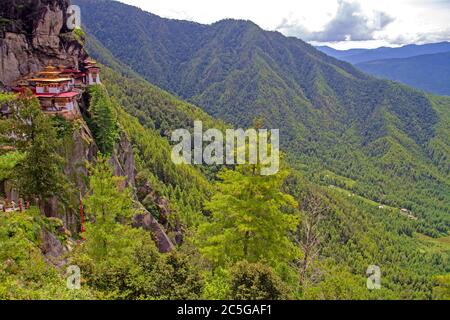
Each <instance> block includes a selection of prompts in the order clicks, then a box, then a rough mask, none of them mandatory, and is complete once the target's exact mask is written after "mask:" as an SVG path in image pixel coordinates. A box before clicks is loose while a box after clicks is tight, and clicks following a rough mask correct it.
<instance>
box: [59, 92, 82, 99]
mask: <svg viewBox="0 0 450 320" xmlns="http://www.w3.org/2000/svg"><path fill="white" fill-rule="evenodd" d="M77 95H78V92H75V91H70V92H64V93H60V94H58V95H57V96H56V98H73V97H76V96H77Z"/></svg>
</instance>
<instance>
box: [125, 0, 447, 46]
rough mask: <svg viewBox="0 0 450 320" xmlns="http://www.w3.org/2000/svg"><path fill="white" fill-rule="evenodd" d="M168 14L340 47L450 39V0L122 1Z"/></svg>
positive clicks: (168, 15) (157, 12) (164, 15)
mask: <svg viewBox="0 0 450 320" xmlns="http://www.w3.org/2000/svg"><path fill="white" fill-rule="evenodd" d="M119 1H121V2H124V3H128V4H131V5H135V6H138V7H140V8H142V9H143V10H147V11H150V12H152V13H155V14H158V15H160V16H162V17H166V18H175V19H186V20H191V21H196V22H200V23H206V24H209V23H213V22H216V21H218V20H222V19H225V18H235V19H246V20H252V21H253V22H255V23H257V24H258V25H259V26H261V27H262V28H264V29H266V30H279V31H280V32H283V33H284V34H286V35H293V36H297V37H300V38H303V39H304V40H307V41H316V42H325V41H326V42H330V41H333V42H334V43H335V44H336V46H345V45H347V46H348V45H350V44H354V46H356V47H365V46H367V44H368V43H369V42H371V41H372V42H380V43H386V44H390V45H396V44H403V43H413V42H414V43H423V42H435V41H444V40H450V32H449V30H448V21H449V17H450V0H377V1H373V0H310V1H306V0H226V1H225V0H222V1H219V0H217V1H211V0H159V1H158V0H151V1H148V0H119Z"/></svg>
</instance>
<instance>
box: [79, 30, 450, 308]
mask: <svg viewBox="0 0 450 320" xmlns="http://www.w3.org/2000/svg"><path fill="white" fill-rule="evenodd" d="M88 43H90V44H89V45H88V47H90V48H92V44H93V43H96V41H95V40H94V39H92V38H91V39H89V40H88ZM96 50H97V53H98V57H97V58H99V60H100V61H102V62H103V63H107V64H108V65H112V66H115V67H114V69H110V68H109V67H103V68H102V74H103V81H104V83H105V85H106V87H107V88H108V91H109V92H110V94H111V96H112V97H114V98H115V99H117V101H118V102H119V103H120V105H121V106H122V107H123V110H126V111H127V112H128V113H131V114H133V115H135V116H136V118H133V117H132V116H130V115H128V114H126V113H125V112H123V111H121V112H120V114H119V119H120V123H121V124H122V125H123V127H124V128H125V130H126V131H127V133H128V135H129V136H130V138H131V141H132V143H133V144H134V145H135V150H136V154H137V158H139V159H142V160H143V161H141V162H139V163H140V165H139V167H138V168H146V169H147V170H144V172H147V173H149V172H151V173H152V174H155V173H156V175H157V177H158V178H157V179H159V180H160V181H161V183H157V184H155V185H156V186H158V188H160V189H158V190H171V189H172V187H171V186H175V189H176V190H177V191H176V192H173V191H169V192H168V193H167V194H168V196H169V199H172V200H171V203H172V204H175V207H174V208H175V209H176V211H177V213H178V215H179V217H180V218H181V221H182V222H183V224H185V225H186V227H189V230H190V231H191V232H192V231H193V230H196V225H197V224H198V223H199V222H201V221H203V220H204V219H205V217H204V216H203V215H202V214H201V212H199V211H198V210H199V208H202V205H200V206H198V204H203V203H204V200H205V195H208V194H210V193H211V192H214V191H212V189H210V188H209V187H207V186H208V185H209V182H206V180H204V179H203V178H201V176H200V175H198V174H197V173H196V174H192V173H193V172H194V171H195V170H192V171H193V172H192V173H191V174H190V175H188V176H187V177H188V178H189V180H185V179H184V178H182V177H183V176H185V175H184V174H181V176H180V174H178V176H179V177H180V178H181V179H180V178H175V179H172V178H170V177H174V173H175V172H177V171H178V172H180V173H181V172H182V171H183V170H184V169H182V168H176V167H174V166H173V165H172V164H170V163H165V162H164V161H163V159H164V158H168V157H169V155H168V152H169V150H168V143H167V142H165V139H164V137H166V138H167V133H168V132H170V131H171V130H173V129H175V128H178V126H186V127H188V128H191V127H192V121H193V120H194V119H202V120H203V121H204V123H205V124H206V126H208V127H209V126H211V127H219V128H221V127H222V128H223V127H224V126H225V125H224V124H222V123H220V122H217V121H216V120H214V119H212V118H210V117H209V116H207V115H206V114H204V113H203V112H201V111H200V110H199V109H198V108H196V107H195V106H192V105H189V104H187V103H185V102H182V101H180V100H177V99H176V98H175V97H173V96H171V95H169V94H168V93H166V92H164V91H162V90H161V89H158V88H156V87H155V86H153V85H151V84H150V83H148V82H146V81H145V80H143V79H140V78H139V76H136V75H131V74H130V72H129V70H128V69H127V68H126V67H124V66H119V65H120V63H119V62H118V61H117V60H115V59H114V58H113V57H112V56H111V54H110V53H109V52H108V50H106V49H105V48H103V47H101V45H99V44H98V43H97V45H96ZM142 125H144V126H147V127H148V129H145V128H143V126H142ZM155 133H156V134H155ZM159 135H161V136H159ZM153 159H156V162H154V160H153ZM198 169H200V170H201V171H202V172H204V173H205V175H206V177H214V175H212V172H213V171H211V168H208V167H198ZM174 170H175V172H174ZM180 170H182V171H180ZM213 170H214V169H213ZM194 177H197V178H194ZM193 178H194V180H193V181H196V180H197V179H199V180H197V181H200V182H201V183H200V184H198V182H196V183H193V184H192V182H191V180H192V179H193ZM212 180H213V181H215V180H216V178H213V179H212ZM152 181H153V180H152ZM199 185H200V186H202V185H203V186H204V187H203V188H199V187H198V186H199ZM197 190H198V191H197ZM285 190H286V191H287V192H289V193H290V194H292V195H293V196H294V197H295V198H296V199H299V201H300V202H301V203H302V205H301V207H302V208H305V210H307V208H308V205H309V204H310V202H311V203H313V200H312V199H311V198H310V197H314V196H313V194H314V195H317V194H318V195H319V197H320V201H321V205H320V206H321V207H323V210H324V211H323V213H322V217H321V219H320V223H319V225H318V226H317V228H318V230H317V231H316V232H318V235H319V237H320V239H321V240H320V242H321V244H320V253H319V259H318V261H316V262H315V263H314V267H313V268H311V269H312V270H314V271H308V274H305V275H304V277H305V279H314V280H304V281H306V282H305V283H306V284H305V286H304V291H303V293H302V295H303V297H304V298H308V299H335V298H339V299H345V298H347V299H355V298H357V299H376V298H384V299H408V298H414V299H427V298H430V297H431V292H432V286H433V281H430V279H432V277H433V275H436V274H445V273H446V272H448V271H449V270H448V268H447V267H446V265H447V264H448V253H449V252H448V248H447V247H443V248H442V249H437V247H436V249H433V250H428V249H427V251H426V252H425V251H423V249H422V248H427V247H429V245H430V244H429V241H424V240H419V239H418V235H417V234H415V233H414V230H415V229H416V228H417V225H418V222H417V221H414V220H411V219H408V218H407V217H405V216H402V215H401V214H400V213H399V211H398V210H396V209H395V208H386V209H385V210H380V209H379V208H378V204H377V203H373V202H370V201H368V200H367V199H364V198H361V197H357V196H355V195H353V196H352V197H349V195H348V191H345V190H344V189H340V188H331V187H328V186H326V187H319V186H317V185H316V184H314V183H311V182H310V181H308V179H306V178H305V177H304V176H302V175H301V174H297V173H293V174H292V175H291V176H290V177H289V178H288V179H287V181H286V185H285ZM199 191H200V192H199ZM180 196H181V197H180ZM195 199H199V202H195V201H193V200H195ZM179 204H181V205H182V207H180V206H179ZM189 208H194V210H187V209H189ZM195 209H196V210H195ZM200 211H201V210H200ZM421 239H422V238H421ZM188 241H194V242H196V241H198V234H197V232H194V233H193V234H192V238H190V239H189V240H188ZM180 250H182V251H184V250H191V249H189V244H188V245H186V246H185V247H184V248H183V247H181V249H180ZM369 261H371V262H370V263H375V264H379V265H382V266H383V274H384V276H383V279H384V280H383V281H384V282H383V283H384V284H383V289H382V290H380V291H376V292H369V291H368V290H366V289H365V282H366V278H365V276H364V271H365V269H366V268H367V264H368V263H369ZM284 272H287V270H285V271H284ZM222 276H223V275H222ZM218 277H219V278H220V277H221V276H218ZM209 281H213V283H209V285H208V286H212V288H215V289H214V290H216V291H214V292H209V291H208V289H206V292H205V294H207V295H206V296H205V297H207V298H220V297H222V296H221V295H220V294H221V293H220V292H221V291H220V290H218V288H217V287H214V285H215V284H214V279H209ZM286 281H287V282H289V281H290V280H286ZM209 290H211V289H209ZM208 292H209V293H208Z"/></svg>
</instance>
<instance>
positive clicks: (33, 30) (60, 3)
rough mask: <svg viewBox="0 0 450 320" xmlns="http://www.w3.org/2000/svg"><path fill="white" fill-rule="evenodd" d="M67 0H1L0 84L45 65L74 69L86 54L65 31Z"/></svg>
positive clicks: (6, 83)
mask: <svg viewBox="0 0 450 320" xmlns="http://www.w3.org/2000/svg"><path fill="white" fill-rule="evenodd" d="M68 6H69V1H68V0H40V1H36V0H2V1H1V3H0V61H1V62H0V84H2V85H3V86H11V85H13V82H14V81H15V80H17V79H18V78H20V77H22V76H25V75H28V74H30V73H34V72H37V71H40V70H42V69H43V68H44V67H45V66H47V65H50V64H51V65H61V64H62V65H67V66H69V65H70V66H74V67H78V66H79V63H80V62H81V61H83V60H84V59H85V58H86V57H87V54H86V52H85V50H84V49H83V46H82V45H81V44H80V43H79V42H78V41H77V40H76V39H75V37H74V36H73V35H72V33H71V32H68V31H69V30H67V29H66V25H65V21H66V18H67V13H66V11H67V8H68Z"/></svg>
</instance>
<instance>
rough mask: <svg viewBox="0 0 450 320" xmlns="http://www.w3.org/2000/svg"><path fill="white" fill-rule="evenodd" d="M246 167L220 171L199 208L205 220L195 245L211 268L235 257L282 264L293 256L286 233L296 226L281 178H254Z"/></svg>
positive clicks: (292, 246) (282, 175)
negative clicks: (205, 214) (207, 213)
mask: <svg viewBox="0 0 450 320" xmlns="http://www.w3.org/2000/svg"><path fill="white" fill-rule="evenodd" d="M255 172H257V170H256V171H255V170H254V169H253V168H252V167H251V166H240V167H238V169H237V170H235V171H232V170H227V169H226V170H224V171H223V172H221V173H220V174H219V175H218V177H219V179H221V180H222V182H219V183H218V185H217V189H218V193H216V194H215V195H214V196H213V197H212V199H211V201H209V202H208V203H206V205H205V207H206V209H207V210H209V211H210V212H211V219H210V221H208V222H206V223H204V224H203V225H201V226H200V229H199V244H200V247H201V251H202V252H203V253H204V255H205V256H206V257H207V258H208V259H209V260H210V261H211V262H212V263H213V264H214V266H224V265H226V263H228V262H231V263H235V262H237V261H240V260H247V261H249V262H258V261H266V262H267V263H269V264H272V265H275V264H277V263H282V262H287V261H289V260H292V259H293V258H294V257H296V256H297V254H298V253H297V251H296V248H295V247H294V245H293V243H292V241H291V239H290V237H289V233H290V232H293V231H294V230H295V228H296V227H297V223H298V221H297V219H296V216H295V215H293V214H292V213H290V212H289V209H290V211H292V208H294V207H295V206H296V202H295V201H294V200H293V198H292V197H291V196H289V195H287V194H284V193H283V192H282V191H281V187H282V184H283V182H284V180H285V178H286V176H287V174H286V172H280V173H278V174H276V175H272V176H259V175H258V174H255Z"/></svg>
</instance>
